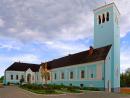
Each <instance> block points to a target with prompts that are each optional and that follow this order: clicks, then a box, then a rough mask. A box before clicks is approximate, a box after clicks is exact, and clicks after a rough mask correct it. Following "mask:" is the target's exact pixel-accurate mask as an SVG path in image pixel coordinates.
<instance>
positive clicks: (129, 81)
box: [120, 72, 130, 87]
mask: <svg viewBox="0 0 130 98" xmlns="http://www.w3.org/2000/svg"><path fill="white" fill-rule="evenodd" d="M120 84H121V87H130V72H125V73H122V74H121V75H120Z"/></svg>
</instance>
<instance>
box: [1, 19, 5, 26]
mask: <svg viewBox="0 0 130 98" xmlns="http://www.w3.org/2000/svg"><path fill="white" fill-rule="evenodd" d="M4 24H5V21H4V20H3V19H2V18H0V27H4Z"/></svg>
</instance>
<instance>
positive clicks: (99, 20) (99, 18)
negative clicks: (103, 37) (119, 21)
mask: <svg viewBox="0 0 130 98" xmlns="http://www.w3.org/2000/svg"><path fill="white" fill-rule="evenodd" d="M98 23H99V24H101V16H100V15H99V16H98Z"/></svg>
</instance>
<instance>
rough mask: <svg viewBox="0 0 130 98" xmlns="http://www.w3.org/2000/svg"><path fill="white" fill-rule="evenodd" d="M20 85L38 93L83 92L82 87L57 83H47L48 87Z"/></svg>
mask: <svg viewBox="0 0 130 98" xmlns="http://www.w3.org/2000/svg"><path fill="white" fill-rule="evenodd" d="M20 87H21V88H23V89H25V90H28V91H31V92H33V93H36V94H65V93H81V92H82V91H81V90H80V89H77V88H76V87H68V86H56V85H47V86H46V87H44V86H42V85H23V86H20Z"/></svg>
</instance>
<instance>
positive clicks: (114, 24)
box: [4, 3, 120, 92]
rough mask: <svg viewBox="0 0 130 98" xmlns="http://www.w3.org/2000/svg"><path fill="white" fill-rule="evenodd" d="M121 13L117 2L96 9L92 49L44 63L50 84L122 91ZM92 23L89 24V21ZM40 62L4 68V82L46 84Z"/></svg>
mask: <svg viewBox="0 0 130 98" xmlns="http://www.w3.org/2000/svg"><path fill="white" fill-rule="evenodd" d="M119 17H120V12H119V10H118V8H117V7H116V5H115V4H114V3H110V4H107V5H104V6H101V7H99V8H97V9H95V10H94V46H93V47H90V49H89V50H86V51H82V52H79V53H75V54H70V55H68V56H65V57H61V58H58V59H54V60H52V61H48V62H45V63H46V64H47V70H48V72H49V74H50V75H49V78H48V83H49V84H59V85H60V84H63V85H72V86H81V87H96V88H99V89H103V90H107V91H108V90H109V91H113V92H119V88H120V32H119V31H120V28H119ZM88 25H89V24H88ZM45 63H42V64H40V65H37V64H28V63H21V62H15V63H13V64H12V65H11V66H10V67H9V68H7V69H6V70H5V80H4V82H5V84H7V83H8V82H10V83H19V81H20V79H21V78H24V80H25V83H35V84H44V83H45V80H44V79H43V78H42V77H41V68H42V67H43V65H45Z"/></svg>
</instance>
